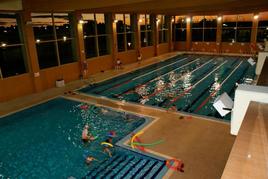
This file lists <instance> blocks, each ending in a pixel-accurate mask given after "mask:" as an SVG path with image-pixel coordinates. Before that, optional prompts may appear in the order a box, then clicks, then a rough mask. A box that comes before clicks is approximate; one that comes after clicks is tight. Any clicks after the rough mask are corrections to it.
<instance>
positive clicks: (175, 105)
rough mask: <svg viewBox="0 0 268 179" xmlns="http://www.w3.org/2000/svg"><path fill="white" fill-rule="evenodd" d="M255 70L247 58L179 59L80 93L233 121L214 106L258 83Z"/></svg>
mask: <svg viewBox="0 0 268 179" xmlns="http://www.w3.org/2000/svg"><path fill="white" fill-rule="evenodd" d="M255 67H256V65H253V66H252V65H250V64H249V63H248V62H247V58H246V57H226V56H209V55H178V56H175V57H173V58H170V59H168V60H166V61H163V62H160V63H157V64H154V65H151V66H148V67H145V68H143V69H139V70H136V71H134V72H131V73H127V74H125V75H121V76H119V77H116V78H113V79H111V80H107V81H104V82H101V83H98V84H93V85H91V86H88V87H86V88H83V89H81V90H80V91H81V92H83V93H87V94H93V95H101V96H106V97H108V98H112V99H119V100H124V101H129V102H135V103H140V104H143V105H150V106H155V107H161V108H165V109H171V110H176V111H183V112H187V113H195V114H198V115H205V116H211V117H214V118H217V119H224V120H230V114H229V115H226V116H225V117H221V116H220V115H219V114H218V112H217V111H216V110H215V109H214V107H213V102H214V100H215V99H216V98H217V97H218V96H219V95H221V94H222V93H224V92H226V93H227V94H228V95H229V96H230V97H231V98H232V99H233V98H234V91H235V88H236V86H237V84H245V83H247V84H250V83H251V82H252V81H253V80H254V78H255V73H254V71H255Z"/></svg>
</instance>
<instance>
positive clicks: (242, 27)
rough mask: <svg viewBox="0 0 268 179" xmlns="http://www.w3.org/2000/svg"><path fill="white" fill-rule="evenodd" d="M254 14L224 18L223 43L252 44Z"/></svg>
mask: <svg viewBox="0 0 268 179" xmlns="http://www.w3.org/2000/svg"><path fill="white" fill-rule="evenodd" d="M252 18H253V14H240V15H226V16H223V23H222V42H250V37H251V28H252Z"/></svg>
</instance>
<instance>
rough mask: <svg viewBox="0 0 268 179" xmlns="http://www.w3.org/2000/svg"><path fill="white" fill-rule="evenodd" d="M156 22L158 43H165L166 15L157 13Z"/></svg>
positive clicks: (166, 30)
mask: <svg viewBox="0 0 268 179" xmlns="http://www.w3.org/2000/svg"><path fill="white" fill-rule="evenodd" d="M156 22H157V24H158V43H159V44H161V43H166V42H167V41H168V39H167V38H168V37H167V36H168V17H167V16H165V15H157V19H156Z"/></svg>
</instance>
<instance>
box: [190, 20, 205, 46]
mask: <svg viewBox="0 0 268 179" xmlns="http://www.w3.org/2000/svg"><path fill="white" fill-rule="evenodd" d="M203 28H204V16H193V18H192V41H193V42H202V41H203V39H204V29H203Z"/></svg>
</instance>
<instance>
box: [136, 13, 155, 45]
mask: <svg viewBox="0 0 268 179" xmlns="http://www.w3.org/2000/svg"><path fill="white" fill-rule="evenodd" d="M141 15H144V18H145V19H144V21H145V22H144V23H145V24H144V26H145V29H144V30H141V28H140V43H141V47H150V46H153V41H152V40H153V38H152V35H153V33H152V32H153V28H152V27H153V24H152V21H153V19H152V16H151V15H150V14H140V15H139V19H141ZM148 19H149V21H150V23H148ZM149 25H150V27H151V28H150V29H148V26H149ZM139 26H141V25H140V24H139ZM142 33H144V34H145V35H144V36H145V39H147V40H146V42H143V41H142V39H141V37H142V35H141V34H142ZM149 36H150V39H151V43H150V44H149V40H148V39H149ZM143 44H145V45H144V46H143Z"/></svg>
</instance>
